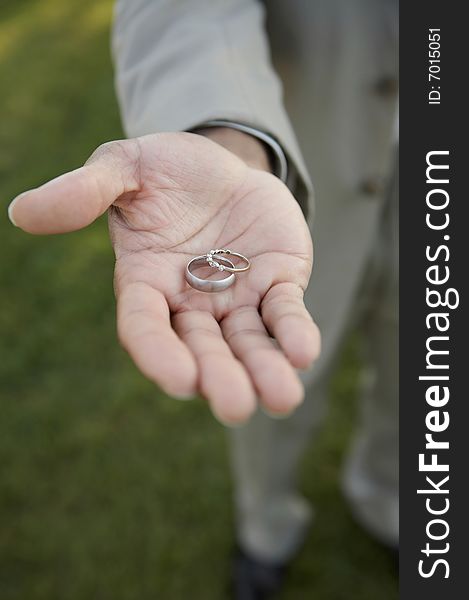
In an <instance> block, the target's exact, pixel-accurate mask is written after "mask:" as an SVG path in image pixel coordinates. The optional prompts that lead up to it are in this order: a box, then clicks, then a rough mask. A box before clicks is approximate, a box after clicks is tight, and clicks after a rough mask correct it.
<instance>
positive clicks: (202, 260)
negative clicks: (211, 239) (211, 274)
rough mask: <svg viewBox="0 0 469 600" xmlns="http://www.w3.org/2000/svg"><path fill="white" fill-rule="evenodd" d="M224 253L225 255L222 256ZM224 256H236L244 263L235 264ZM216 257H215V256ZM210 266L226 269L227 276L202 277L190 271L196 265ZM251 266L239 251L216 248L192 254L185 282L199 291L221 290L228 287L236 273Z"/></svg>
mask: <svg viewBox="0 0 469 600" xmlns="http://www.w3.org/2000/svg"><path fill="white" fill-rule="evenodd" d="M224 255H225V256H224ZM226 256H236V257H237V258H239V259H240V260H241V261H243V262H244V263H245V264H244V265H243V264H242V265H241V266H235V265H234V263H232V262H231V260H230V259H228V258H226ZM215 257H216V258H215ZM199 265H201V266H207V265H208V266H210V267H212V268H214V269H217V270H218V271H227V272H228V273H230V274H229V275H228V277H225V278H224V279H204V278H202V277H197V275H194V273H193V272H192V271H193V269H194V267H196V266H199ZM250 267H251V263H250V261H249V259H248V258H246V257H245V256H244V255H243V254H240V253H239V252H233V251H232V250H229V249H228V248H217V249H215V250H210V252H207V254H201V255H200V256H194V258H191V260H190V261H189V262H188V263H187V266H186V271H185V276H186V281H187V283H188V284H189V285H190V286H191V287H193V288H194V289H196V290H199V291H200V292H222V291H223V290H226V289H228V288H229V287H230V286H232V285H233V283H234V282H235V276H236V273H243V272H244V271H247V270H248V269H249V268H250Z"/></svg>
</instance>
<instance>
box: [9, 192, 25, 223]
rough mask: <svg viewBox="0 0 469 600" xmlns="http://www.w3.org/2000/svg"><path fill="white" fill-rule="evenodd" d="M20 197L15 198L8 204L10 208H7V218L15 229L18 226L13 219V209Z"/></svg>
mask: <svg viewBox="0 0 469 600" xmlns="http://www.w3.org/2000/svg"><path fill="white" fill-rule="evenodd" d="M20 196H22V194H20ZM20 196H16V198H15V199H14V200H12V201H11V202H10V206H9V207H8V218H9V219H10V221H11V223H12V224H13V225H14V226H15V227H18V225H17V224H16V223H15V219H14V218H13V207H14V206H15V203H16V201H17V200H18V198H19V197H20Z"/></svg>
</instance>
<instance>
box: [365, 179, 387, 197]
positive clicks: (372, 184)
mask: <svg viewBox="0 0 469 600" xmlns="http://www.w3.org/2000/svg"><path fill="white" fill-rule="evenodd" d="M360 191H361V192H362V194H364V195H365V196H378V195H379V194H380V193H381V192H382V191H383V186H382V183H381V181H380V180H379V179H365V180H364V181H362V183H361V184H360Z"/></svg>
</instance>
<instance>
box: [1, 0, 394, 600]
mask: <svg viewBox="0 0 469 600" xmlns="http://www.w3.org/2000/svg"><path fill="white" fill-rule="evenodd" d="M110 15H111V2H109V1H108V0H106V1H97V0H81V1H80V2H79V1H78V0H75V1H71V0H68V1H67V2H61V1H60V0H41V2H33V1H32V0H29V1H28V0H10V1H5V0H4V1H3V2H0V89H1V90H2V91H1V94H0V114H1V115H2V118H1V126H0V192H1V196H0V199H1V200H0V201H1V206H2V215H3V216H1V217H0V239H1V259H0V289H1V295H0V357H1V358H0V600H56V599H57V600H90V599H96V600H107V599H112V600H137V599H138V600H147V599H148V600H150V599H159V600H185V599H186V598H194V600H220V599H223V598H225V597H226V591H225V590H226V578H227V573H228V565H229V563H228V556H229V552H230V549H231V546H232V543H233V530H232V506H231V494H232V489H231V482H230V476H229V465H228V460H227V453H226V439H225V434H224V431H223V429H222V427H221V426H219V425H218V424H217V423H216V422H215V421H214V420H213V419H212V418H211V416H210V414H209V412H208V410H207V408H206V407H205V405H204V404H203V402H201V401H196V402H190V403H181V402H177V401H174V400H171V399H170V398H167V397H165V396H164V395H163V394H162V393H161V392H159V391H158V390H157V389H155V388H154V387H153V386H152V385H151V384H150V383H149V382H147V381H145V380H144V379H143V377H141V376H140V375H139V373H138V372H137V371H136V369H135V368H134V367H133V365H132V364H131V362H130V360H129V359H128V358H127V356H126V355H125V353H124V352H123V351H122V350H120V349H119V347H118V345H117V342H116V337H115V331H114V300H113V294H112V270H113V258H112V251H111V248H110V244H109V241H108V237H107V231H106V223H105V219H101V220H100V221H99V222H97V223H96V224H95V225H93V226H92V227H90V228H88V229H87V230H86V231H82V232H79V233H76V234H73V235H68V236H58V237H51V238H36V237H31V236H27V235H26V234H23V233H22V232H20V231H18V230H16V229H15V228H14V227H12V226H11V225H10V224H9V222H8V221H7V219H6V207H7V204H8V202H9V200H10V199H11V198H12V197H13V196H14V195H15V194H17V193H18V192H20V191H22V190H24V189H27V188H28V187H31V186H36V185H38V184H40V183H42V182H44V181H45V180H47V179H48V178H50V177H53V176H55V175H57V174H59V173H62V172H64V171H66V170H68V169H71V168H74V167H77V166H78V165H80V164H81V163H82V162H83V161H84V160H85V159H86V158H87V156H88V155H89V154H90V152H91V151H92V150H93V149H94V147H95V146H97V145H98V144H100V143H101V142H103V141H106V140H110V139H113V138H116V137H120V136H122V132H121V128H120V123H119V116H118V110H117V106H116V101H115V98H114V91H113V85H112V69H111V64H110V59H109V50H108V48H109V23H110ZM355 354H356V353H355V351H354V347H353V345H352V346H351V348H350V350H349V351H348V352H347V354H346V357H345V360H344V362H343V365H342V367H341V369H340V371H339V373H338V375H337V377H336V379H335V383H334V390H333V394H332V404H331V412H330V415H329V418H328V421H327V424H326V427H325V430H324V432H323V433H322V434H321V436H320V439H319V440H318V443H317V444H315V446H314V448H313V449H312V450H311V451H310V452H309V453H308V454H307V456H306V457H305V461H304V464H303V483H304V489H305V491H306V494H307V495H308V496H309V497H310V498H311V499H312V500H313V501H314V503H315V505H316V508H317V511H318V520H317V523H316V526H315V527H314V529H313V530H312V532H311V535H310V536H309V538H308V541H307V543H306V546H305V548H304V550H303V551H302V553H301V555H300V557H299V559H298V561H297V562H296V564H295V565H294V567H293V569H292V572H291V575H290V577H289V580H288V587H287V589H286V593H285V595H284V597H285V598H286V599H287V600H296V599H298V600H303V599H305V598H318V599H320V600H342V599H344V598H347V600H376V599H379V600H391V599H395V598H396V597H397V590H396V587H397V586H396V580H395V576H394V574H393V570H392V565H391V563H390V560H389V558H388V557H387V555H386V553H385V552H384V551H382V550H381V549H380V548H379V546H377V545H376V544H375V543H374V542H373V541H372V540H370V539H369V538H368V536H367V535H366V534H365V533H363V532H362V531H361V530H360V529H359V528H358V527H357V526H356V525H355V524H354V523H353V521H352V519H351V517H350V515H349V513H348V510H347V507H346V505H345V503H344V501H343V499H342V498H341V495H340V493H339V490H338V483H337V481H338V473H339V469H340V463H341V459H342V456H343V454H344V451H345V449H346V445H347V442H348V439H349V436H350V431H351V423H353V419H354V396H355V389H356V378H357V376H356V373H357V361H356V357H355Z"/></svg>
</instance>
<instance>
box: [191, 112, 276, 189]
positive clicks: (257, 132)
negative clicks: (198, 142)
mask: <svg viewBox="0 0 469 600" xmlns="http://www.w3.org/2000/svg"><path fill="white" fill-rule="evenodd" d="M204 127H228V128H230V129H236V130H237V131H242V132H243V133H247V134H249V135H252V136H253V137H255V138H257V139H258V140H261V141H262V142H264V144H266V145H267V146H268V147H269V148H270V150H271V152H272V156H273V158H274V175H276V176H277V177H278V178H279V179H280V181H282V182H283V183H285V184H286V183H287V181H288V160H287V157H286V155H285V152H284V151H283V148H282V146H281V145H280V144H279V143H278V142H277V140H276V139H275V138H274V137H272V136H271V135H269V134H268V133H266V132H265V131H262V130H261V129H257V128H255V127H251V126H250V125H244V124H243V123H237V122H235V121H226V120H224V119H212V120H210V121H205V122H204V123H201V124H200V125H198V126H197V129H199V128H201V129H202V128H204Z"/></svg>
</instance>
